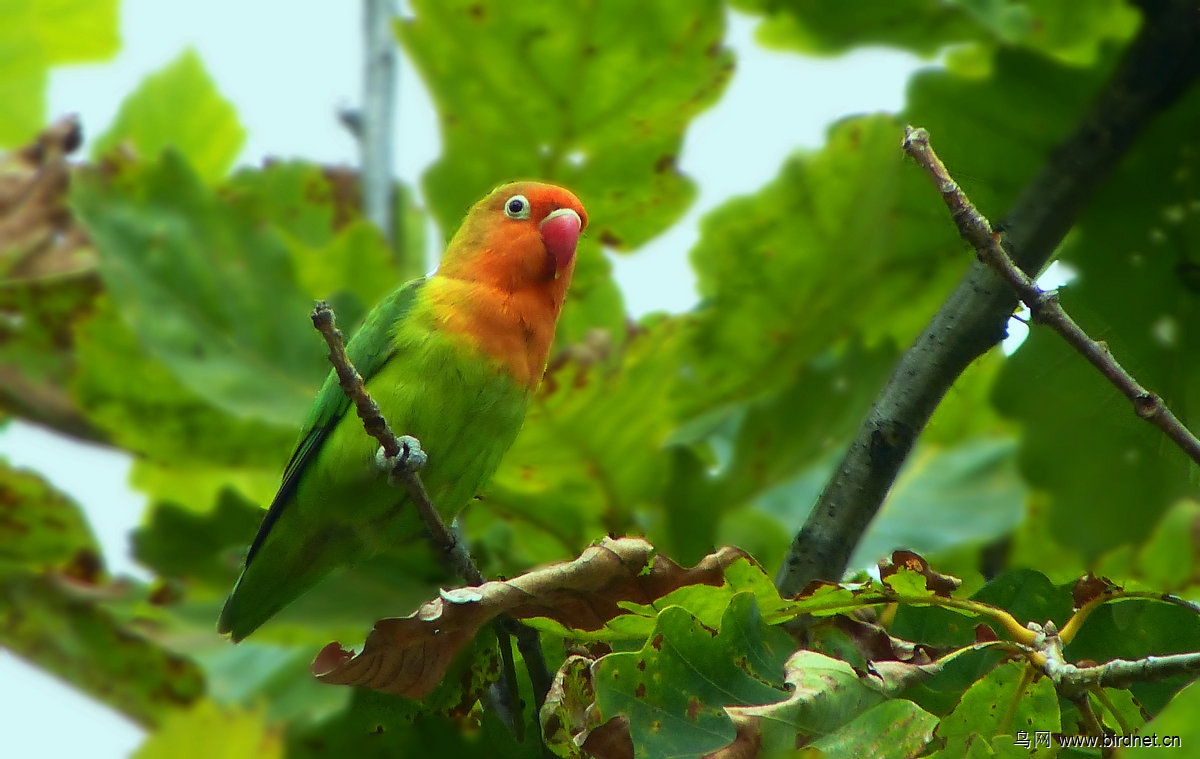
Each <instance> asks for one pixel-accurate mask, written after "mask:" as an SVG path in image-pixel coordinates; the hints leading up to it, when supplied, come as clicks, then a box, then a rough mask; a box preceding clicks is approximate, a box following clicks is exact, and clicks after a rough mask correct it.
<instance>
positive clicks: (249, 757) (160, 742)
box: [133, 700, 284, 759]
mask: <svg viewBox="0 0 1200 759" xmlns="http://www.w3.org/2000/svg"><path fill="white" fill-rule="evenodd" d="M283 748H284V745H283V736H282V734H281V732H280V730H279V729H278V728H272V727H270V726H269V725H268V724H267V722H266V720H265V719H264V717H263V714H262V712H261V710H241V709H231V708H228V707H220V706H217V705H216V704H214V703H213V702H211V701H207V700H205V701H200V702H198V703H196V704H195V705H193V706H192V707H191V708H190V709H187V710H186V711H179V712H175V713H173V714H171V715H170V716H168V717H167V718H166V720H164V721H163V725H162V727H161V728H159V730H158V731H157V732H155V733H154V734H152V735H151V736H150V737H149V738H147V739H146V742H145V743H143V744H142V745H141V747H140V748H138V750H137V751H135V752H134V753H133V759H211V757H214V756H220V757H222V759H282V757H283V756H284V751H283Z"/></svg>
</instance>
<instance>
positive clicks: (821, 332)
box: [689, 115, 967, 413]
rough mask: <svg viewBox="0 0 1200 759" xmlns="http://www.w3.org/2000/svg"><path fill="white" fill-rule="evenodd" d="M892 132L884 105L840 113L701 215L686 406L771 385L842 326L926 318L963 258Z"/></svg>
mask: <svg viewBox="0 0 1200 759" xmlns="http://www.w3.org/2000/svg"><path fill="white" fill-rule="evenodd" d="M902 134H903V126H902V122H901V121H899V120H898V119H895V118H893V117H889V116H882V115H880V116H868V117H862V118H857V119H852V120H848V121H844V122H841V123H839V124H838V125H836V126H834V127H833V128H832V129H831V131H830V134H829V141H828V143H827V144H826V146H825V148H824V149H822V150H821V151H819V152H817V153H813V154H811V155H799V156H796V157H793V158H792V159H790V160H789V161H788V162H787V163H786V164H785V165H784V167H783V169H782V171H781V172H780V175H779V176H778V177H777V178H776V179H775V180H773V181H772V182H771V183H770V184H768V185H767V186H765V187H764V188H763V189H762V190H760V191H759V192H758V193H756V194H755V195H752V196H748V197H742V198H735V199H734V200H731V201H729V202H727V203H726V204H725V205H723V206H721V207H719V208H718V209H717V210H715V211H713V212H712V213H710V214H709V215H708V216H706V217H705V218H704V219H703V221H702V222H701V231H702V237H701V239H700V242H699V243H698V244H697V246H696V247H695V248H694V249H693V250H692V263H693V265H694V266H695V268H696V274H697V277H698V283H697V284H698V288H699V290H700V295H701V297H702V298H703V302H702V307H701V309H700V310H699V312H698V313H697V314H696V318H695V325H694V330H693V333H692V341H691V349H692V355H691V360H690V364H691V366H692V367H694V375H695V381H694V382H693V383H691V388H690V390H689V392H690V394H691V395H692V396H693V398H694V400H693V403H692V404H691V408H690V410H692V411H693V413H695V412H700V411H704V410H708V409H710V408H712V407H715V406H719V405H722V404H724V403H727V402H729V401H731V400H735V399H741V398H745V397H748V396H754V395H760V394H767V393H769V392H772V391H777V390H779V389H780V388H781V387H783V386H785V385H786V384H787V383H788V382H790V381H791V380H792V378H793V377H795V376H796V375H797V374H799V372H800V371H801V369H802V367H804V365H805V364H807V363H809V362H810V361H812V360H813V359H814V358H816V357H817V356H820V355H822V354H824V353H825V352H826V351H828V350H829V348H830V346H835V345H837V344H838V343H839V342H842V341H844V340H847V339H849V338H851V337H854V336H859V337H861V338H862V339H863V340H864V342H865V343H866V344H867V345H872V344H874V343H876V342H879V341H880V340H881V339H882V338H888V337H894V338H899V339H900V340H902V341H903V342H908V341H909V340H910V339H911V337H912V335H913V333H915V331H916V330H917V329H918V328H919V327H920V326H921V325H923V324H924V322H925V321H926V320H927V319H928V315H929V313H931V312H932V311H933V310H934V309H935V308H936V304H937V303H938V302H940V301H941V299H942V298H943V297H944V292H945V291H946V290H948V289H949V287H950V282H951V278H953V277H956V276H957V275H958V273H959V272H961V271H962V269H963V268H965V266H966V264H967V260H966V259H965V257H960V255H959V251H960V250H961V243H960V242H959V241H958V239H957V236H956V235H955V233H954V229H953V225H952V224H948V223H946V221H945V219H944V218H943V215H944V211H941V212H940V213H941V214H942V215H939V210H938V204H939V203H940V200H939V199H938V198H937V197H936V193H933V192H931V191H930V190H929V188H928V187H927V181H926V180H925V179H924V178H923V177H922V176H920V172H919V171H917V170H916V169H914V168H913V167H912V166H909V165H907V164H905V162H904V161H903V160H902V158H901V154H900V153H899V152H898V151H897V149H896V145H897V144H898V140H899V139H900V138H901V136H902ZM855 218H870V219H874V220H875V221H874V222H873V223H871V224H858V223H850V222H848V220H850V219H855ZM748 262H753V265H748ZM881 282H886V283H887V286H886V287H878V286H877V285H878V284H879V283H881ZM864 292H871V293H872V296H871V297H870V298H864V297H863V293H864Z"/></svg>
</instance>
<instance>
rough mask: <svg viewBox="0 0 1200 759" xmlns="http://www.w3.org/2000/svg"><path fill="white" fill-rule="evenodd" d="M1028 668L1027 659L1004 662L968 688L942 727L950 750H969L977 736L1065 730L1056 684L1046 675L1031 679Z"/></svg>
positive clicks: (944, 720)
mask: <svg viewBox="0 0 1200 759" xmlns="http://www.w3.org/2000/svg"><path fill="white" fill-rule="evenodd" d="M1025 667H1026V665H1025V664H1024V663H1023V662H1015V661H1014V662H1007V663H1005V664H1001V665H1000V666H998V667H996V668H995V669H993V670H992V671H991V672H990V673H989V674H988V675H987V676H986V677H984V678H983V679H981V680H979V681H978V682H976V683H975V684H974V685H972V686H971V687H970V688H968V689H967V692H966V693H964V694H963V697H962V700H961V701H959V704H958V708H956V709H955V710H954V712H953V713H952V714H950V716H948V717H946V718H945V719H943V720H942V723H941V725H939V726H938V735H939V736H941V737H942V738H944V739H946V742H947V750H950V749H952V748H953V747H956V746H957V747H961V748H963V749H965V748H966V746H967V745H968V743H969V741H971V739H972V736H973V735H974V736H979V737H982V738H983V739H984V740H985V741H988V742H990V741H991V740H992V739H993V738H994V737H996V736H1012V735H1015V734H1016V732H1017V731H1022V730H1023V731H1025V732H1027V733H1029V734H1030V735H1033V733H1034V732H1039V731H1041V732H1044V731H1050V732H1052V733H1060V732H1062V722H1061V720H1060V716H1059V710H1058V695H1057V694H1056V693H1055V691H1054V683H1052V682H1050V679H1049V678H1046V677H1039V678H1029V679H1028V681H1027V680H1026V679H1024V673H1025ZM962 753H963V754H965V753H966V752H965V751H962ZM960 755H961V754H960Z"/></svg>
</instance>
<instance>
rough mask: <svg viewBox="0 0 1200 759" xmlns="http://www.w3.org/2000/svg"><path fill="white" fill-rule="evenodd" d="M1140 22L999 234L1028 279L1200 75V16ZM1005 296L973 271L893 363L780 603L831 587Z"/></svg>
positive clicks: (1165, 4) (787, 563)
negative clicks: (814, 584)
mask: <svg viewBox="0 0 1200 759" xmlns="http://www.w3.org/2000/svg"><path fill="white" fill-rule="evenodd" d="M1141 6H1142V10H1143V15H1144V20H1143V24H1142V28H1141V29H1140V30H1139V32H1138V35H1137V37H1136V38H1135V39H1134V40H1133V41H1132V42H1131V43H1130V45H1129V47H1128V49H1127V50H1126V51H1125V55H1124V57H1123V58H1122V60H1121V62H1120V63H1119V65H1118V66H1117V68H1116V70H1115V71H1114V72H1113V74H1112V76H1111V78H1110V79H1109V81H1108V82H1107V84H1106V85H1105V87H1104V88H1103V89H1102V90H1101V91H1100V93H1098V95H1097V97H1096V99H1095V100H1094V101H1093V102H1092V105H1091V106H1090V107H1089V108H1088V110H1087V111H1086V112H1085V113H1084V114H1083V115H1082V117H1081V118H1080V120H1079V123H1078V125H1077V126H1076V128H1075V130H1074V131H1073V132H1072V133H1071V134H1070V135H1069V136H1067V137H1066V139H1064V140H1063V141H1062V142H1061V143H1060V144H1059V145H1058V146H1057V147H1056V148H1055V149H1054V150H1052V151H1051V153H1050V155H1049V156H1048V158H1047V160H1046V163H1045V164H1044V165H1043V167H1042V169H1041V171H1040V172H1039V173H1038V174H1037V175H1036V176H1035V177H1034V178H1033V179H1032V180H1031V181H1030V183H1029V184H1028V185H1027V186H1026V188H1025V190H1024V191H1023V192H1022V193H1021V195H1020V196H1019V197H1018V199H1017V201H1016V202H1015V203H1014V205H1013V207H1012V208H1011V209H1010V210H1009V212H1008V213H1007V214H1006V215H1005V217H1004V219H1003V222H1002V226H1003V228H1004V229H1006V230H1010V231H1009V232H1008V233H1007V234H1006V238H1005V242H1006V243H1007V245H1008V248H1009V249H1010V250H1011V251H1012V257H1013V260H1014V261H1015V262H1016V263H1017V265H1018V266H1020V268H1021V269H1022V270H1024V271H1025V272H1027V273H1036V272H1037V271H1038V270H1040V269H1041V268H1042V266H1044V265H1045V263H1046V262H1047V261H1048V260H1049V258H1050V256H1051V254H1053V252H1054V249H1055V248H1056V247H1057V246H1058V244H1059V243H1060V242H1061V241H1062V239H1063V237H1064V236H1065V235H1066V233H1067V231H1068V230H1069V229H1070V228H1071V226H1072V225H1074V223H1075V220H1076V219H1077V218H1078V216H1079V214H1080V213H1081V212H1082V210H1083V208H1084V207H1085V206H1086V205H1087V203H1088V201H1089V200H1090V199H1091V197H1092V194H1093V193H1094V192H1095V190H1096V188H1097V187H1099V186H1100V185H1101V183H1102V182H1103V180H1104V179H1105V178H1106V177H1107V176H1108V174H1109V173H1110V172H1111V171H1112V169H1113V167H1114V166H1116V165H1117V163H1118V162H1119V161H1120V160H1121V159H1122V158H1123V157H1124V156H1125V154H1126V153H1127V152H1128V151H1129V149H1130V147H1131V146H1132V145H1133V144H1134V142H1135V141H1136V139H1137V138H1138V136H1139V135H1140V134H1141V133H1142V131H1143V130H1144V129H1145V128H1146V126H1147V125H1148V124H1149V123H1150V122H1151V121H1152V120H1153V119H1154V118H1155V117H1156V116H1157V115H1158V114H1159V113H1161V112H1162V111H1163V110H1165V109H1166V108H1168V107H1169V106H1171V105H1172V104H1173V103H1175V102H1176V101H1177V100H1178V99H1179V97H1180V96H1181V95H1182V94H1183V93H1184V92H1186V91H1187V90H1188V88H1189V87H1191V85H1192V84H1193V83H1194V82H1195V80H1196V78H1197V76H1200V12H1197V10H1196V8H1195V4H1194V3H1193V2H1190V1H1189V0H1153V1H1152V0H1145V1H1144V2H1142V3H1141ZM1016 302H1017V298H1016V296H1015V295H1014V294H1013V292H1012V290H1011V289H1010V288H1009V287H1008V286H1007V285H1006V284H1005V283H1004V282H1003V280H1001V279H1000V277H999V275H997V274H996V273H995V272H994V271H992V270H991V268H990V267H988V266H986V265H985V264H983V263H982V262H977V263H976V264H975V265H974V266H973V267H972V268H971V271H970V272H969V273H968V274H967V276H966V277H965V278H964V279H963V280H962V281H961V282H960V283H959V285H958V287H957V288H956V289H955V290H954V292H953V293H951V295H950V296H949V297H948V298H947V299H946V302H945V303H944V304H942V308H941V309H940V310H939V311H938V313H937V314H936V315H934V317H933V319H932V320H931V321H930V322H929V324H928V325H927V326H926V327H925V330H924V331H923V332H922V333H921V335H920V336H918V337H917V339H916V341H915V342H914V343H913V344H912V346H911V347H910V348H909V349H908V350H907V351H906V352H905V354H904V355H903V356H902V357H901V358H900V360H899V361H898V362H897V364H896V367H895V369H894V370H893V371H892V376H891V377H890V378H889V379H888V383H887V385H886V386H885V387H884V389H883V390H882V391H881V392H880V394H879V396H878V397H877V398H876V400H875V404H874V405H873V406H872V408H871V411H870V412H869V413H868V415H867V418H866V419H865V420H864V421H863V423H862V425H861V426H860V427H859V430H858V433H857V434H856V436H855V438H854V440H853V441H852V442H851V444H850V446H849V448H848V449H847V450H846V454H845V455H844V456H843V458H842V460H841V461H840V462H839V463H838V466H837V468H836V470H835V471H834V474H833V476H832V478H831V479H830V481H829V483H828V484H827V485H826V487H825V490H824V492H823V493H822V494H821V497H820V499H819V500H818V502H817V503H816V505H815V506H814V507H813V510H812V512H811V514H810V515H809V517H808V520H807V521H806V522H805V524H804V527H803V529H801V530H800V532H799V533H798V534H797V535H796V537H795V539H794V540H793V541H792V545H791V547H790V548H789V550H788V555H787V557H786V558H785V560H784V563H783V566H782V567H781V569H780V572H779V576H778V577H777V578H776V585H777V586H778V587H779V590H780V592H781V593H783V594H784V595H785V596H791V595H794V594H796V593H797V592H799V591H800V589H802V588H803V587H804V586H805V585H807V584H808V583H809V582H810V581H812V580H815V579H826V580H837V579H838V578H840V577H841V575H842V573H843V572H844V571H845V570H846V565H847V563H848V562H849V560H850V555H851V553H852V552H853V550H854V547H855V546H856V545H857V544H858V542H859V540H860V538H861V537H862V534H863V532H864V531H865V530H866V528H867V525H868V524H870V522H871V519H872V518H873V517H874V516H875V514H876V512H877V511H878V510H879V507H880V505H881V504H882V503H883V499H884V497H885V496H886V495H887V492H888V490H889V489H890V488H891V486H892V483H893V482H894V481H895V479H896V475H897V473H898V472H899V471H900V467H901V465H902V464H903V463H904V460H905V459H906V458H907V457H908V453H909V451H910V450H911V449H912V445H913V443H914V441H915V440H916V438H917V435H919V434H920V432H921V430H922V429H924V427H925V425H926V424H927V423H928V422H929V418H930V417H931V416H932V415H933V412H934V410H935V409H936V408H937V405H938V404H939V403H940V402H941V400H942V397H943V396H944V395H945V394H946V391H947V390H948V389H949V388H950V386H951V385H953V384H954V382H955V380H957V379H958V377H959V375H960V374H962V372H963V370H964V369H966V367H967V366H968V365H970V363H971V362H972V361H974V360H975V359H976V358H978V357H979V356H981V355H983V353H985V352H986V351H987V350H989V349H990V348H991V347H992V346H994V345H996V344H997V343H998V342H1000V340H1001V339H1003V337H1004V333H1005V323H1006V321H1007V319H1008V317H1009V315H1010V314H1011V313H1012V312H1013V309H1014V307H1015V306H1016Z"/></svg>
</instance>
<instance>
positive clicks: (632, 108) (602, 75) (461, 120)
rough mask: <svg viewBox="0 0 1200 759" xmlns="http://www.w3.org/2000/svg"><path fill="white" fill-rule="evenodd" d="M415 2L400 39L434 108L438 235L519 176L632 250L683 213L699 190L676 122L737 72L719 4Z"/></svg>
mask: <svg viewBox="0 0 1200 759" xmlns="http://www.w3.org/2000/svg"><path fill="white" fill-rule="evenodd" d="M413 11H414V13H415V18H413V19H411V20H408V21H404V22H401V23H400V24H399V26H398V35H399V37H400V40H401V41H402V42H403V44H404V47H405V49H406V50H407V51H408V53H409V55H410V56H411V57H412V59H413V62H414V64H415V65H416V66H417V68H418V69H419V70H420V72H421V75H422V77H423V78H424V80H425V82H426V84H427V85H428V86H429V88H430V90H431V92H432V93H433V95H434V101H435V105H436V107H437V110H438V116H439V120H440V123H441V128H442V144H443V146H444V148H443V156H442V158H441V159H440V160H439V161H438V162H437V163H436V164H435V165H434V166H433V168H431V169H430V170H429V172H428V173H427V174H426V176H425V187H426V190H427V197H429V198H430V202H431V205H432V208H433V212H434V215H435V217H436V218H437V220H438V222H439V224H440V225H441V227H442V229H443V230H444V231H446V232H448V231H449V230H452V229H453V228H454V227H455V226H456V225H457V223H458V220H459V219H460V218H461V217H462V214H463V212H464V211H465V210H466V209H467V208H468V207H469V206H470V204H471V203H473V202H474V201H475V200H476V199H478V198H479V197H482V196H483V195H484V193H486V192H487V191H488V190H489V189H491V188H492V187H494V186H496V185H497V184H499V183H500V182H502V181H505V180H510V179H515V178H519V177H528V176H533V177H538V178H541V179H545V180H550V181H555V182H560V183H562V184H565V185H567V186H568V187H571V188H572V189H574V190H576V191H577V193H578V194H579V197H580V199H581V200H582V201H583V203H584V205H585V206H586V207H587V208H588V211H589V216H590V217H591V218H592V219H593V220H594V226H592V227H591V228H590V229H589V235H590V236H591V237H593V238H595V239H598V240H600V241H601V242H602V243H604V244H605V245H609V246H614V247H621V248H632V247H636V246H638V245H640V244H642V243H643V242H645V241H646V240H648V239H650V238H651V237H653V236H654V235H655V234H657V233H659V232H661V231H662V230H663V229H665V228H666V226H667V225H669V224H670V223H671V222H673V221H675V220H676V219H678V218H679V216H680V215H681V214H682V212H683V210H684V208H685V207H686V206H687V204H688V203H689V202H690V201H691V199H692V197H693V195H694V192H695V191H694V189H693V187H692V185H691V183H690V182H689V181H688V180H686V179H685V178H684V177H683V176H682V175H681V174H680V173H679V171H678V170H677V168H676V165H675V164H676V159H677V156H678V155H679V150H680V147H681V144H682V142H683V133H684V130H685V129H686V127H687V125H688V123H689V122H690V121H691V119H692V118H694V117H695V116H696V115H697V114H698V113H700V111H702V110H703V109H704V108H706V107H708V106H709V105H710V104H711V103H712V102H713V101H714V100H715V99H716V97H717V96H718V95H719V94H720V92H721V90H722V89H723V87H724V85H725V82H726V81H727V80H728V78H729V73H730V70H731V68H732V57H731V55H730V53H729V52H728V51H727V50H725V49H723V48H722V47H721V37H722V34H723V32H724V8H723V7H722V5H721V3H719V2H717V1H716V0H703V1H702V2H695V3H686V4H673V3H654V4H647V3H642V2H638V0H617V2H609V3H605V4H603V5H597V4H595V3H590V2H585V0H571V2H567V3H560V4H559V5H557V6H555V12H553V13H547V12H546V9H545V8H544V7H540V6H537V5H526V4H509V5H505V6H503V10H502V12H501V11H500V9H499V8H498V7H497V6H491V5H487V4H479V3H475V2H471V1H470V0H454V1H453V2H437V3H434V2H429V0H419V1H418V2H414V3H413ZM631 18H636V19H637V23H634V24H631V23H629V19H631ZM481 146H486V149H484V150H481V149H480V148H481Z"/></svg>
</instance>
